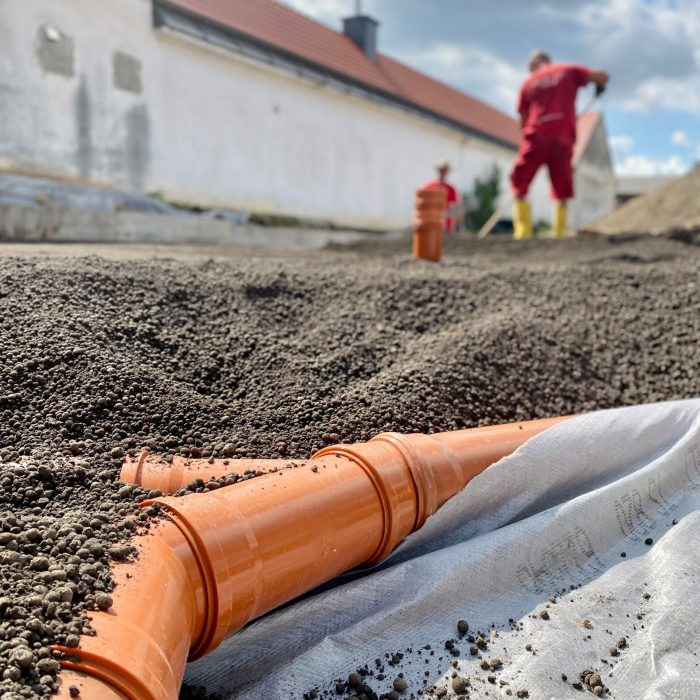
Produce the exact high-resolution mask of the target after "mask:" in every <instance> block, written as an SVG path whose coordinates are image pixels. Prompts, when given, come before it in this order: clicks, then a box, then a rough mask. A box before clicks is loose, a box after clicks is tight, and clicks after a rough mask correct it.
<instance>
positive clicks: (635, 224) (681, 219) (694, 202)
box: [585, 166, 700, 243]
mask: <svg viewBox="0 0 700 700" xmlns="http://www.w3.org/2000/svg"><path fill="white" fill-rule="evenodd" d="M585 230H586V232H589V233H598V234H604V235H619V234H629V233H634V232H638V231H643V232H645V233H650V234H654V235H664V236H672V237H677V238H681V239H684V240H687V241H695V242H696V243H697V242H700V166H695V168H694V169H693V170H691V171H690V172H689V173H688V174H687V175H683V176H682V177H679V178H676V179H674V180H672V181H671V182H667V183H665V184H663V185H660V186H659V187H657V188H655V189H654V190H652V191H651V192H649V193H648V194H645V195H643V196H641V197H636V198H635V199H633V200H631V201H629V202H627V203H626V204H624V205H623V206H621V207H619V208H618V209H615V210H614V211H613V212H611V213H610V214H607V215H606V216H604V217H602V218H600V219H598V220H597V221H593V222H592V223H590V224H587V225H586V227H585Z"/></svg>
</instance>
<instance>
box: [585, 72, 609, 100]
mask: <svg viewBox="0 0 700 700" xmlns="http://www.w3.org/2000/svg"><path fill="white" fill-rule="evenodd" d="M609 80H610V76H609V75H608V73H607V72H606V71H604V70H592V71H591V72H590V73H589V74H588V82H589V83H594V84H595V86H596V89H595V91H596V95H601V94H602V93H603V92H604V91H605V86H606V85H607V84H608V81H609Z"/></svg>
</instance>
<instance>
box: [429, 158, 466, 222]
mask: <svg viewBox="0 0 700 700" xmlns="http://www.w3.org/2000/svg"><path fill="white" fill-rule="evenodd" d="M435 169H436V170H437V175H438V176H437V179H436V180H430V182H426V183H425V185H423V189H432V190H435V189H441V190H445V192H447V211H449V210H450V209H452V208H453V207H455V206H456V204H457V202H458V196H457V190H456V189H455V188H454V187H452V185H450V183H449V182H447V173H449V172H450V162H449V161H448V160H447V159H444V158H443V159H442V160H440V161H438V162H437V163H436V164H435ZM456 226H457V218H456V217H454V216H447V217H445V231H447V232H448V233H454V231H455V228H456Z"/></svg>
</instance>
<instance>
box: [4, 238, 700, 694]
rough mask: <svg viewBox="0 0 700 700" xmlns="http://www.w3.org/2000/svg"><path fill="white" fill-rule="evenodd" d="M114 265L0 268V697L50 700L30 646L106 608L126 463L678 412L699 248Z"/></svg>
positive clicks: (592, 247) (692, 349) (37, 649)
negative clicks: (589, 416)
mask: <svg viewBox="0 0 700 700" xmlns="http://www.w3.org/2000/svg"><path fill="white" fill-rule="evenodd" d="M22 250H24V249H22ZM114 258H115V255H114V249H111V250H110V252H109V255H107V256H106V257H101V256H97V255H90V256H86V255H82V254H75V255H65V249H63V250H62V252H60V253H59V254H57V255H54V254H50V255H37V254H31V253H26V252H22V251H20V250H19V249H15V248H13V247H11V246H7V247H5V248H3V249H2V250H0V330H1V332H0V584H1V586H2V591H1V592H0V698H2V700H14V699H15V698H25V697H46V696H48V695H50V693H51V691H52V689H53V688H54V685H55V675H56V671H57V669H58V660H57V658H56V656H57V655H56V653H55V652H52V651H51V649H50V646H51V645H52V644H55V643H59V644H63V645H66V646H68V647H74V646H76V645H78V644H79V643H80V635H83V634H90V633H91V631H90V624H89V613H90V611H92V610H96V609H106V608H109V606H110V604H111V597H110V593H111V589H112V580H111V577H110V564H111V563H113V562H119V561H124V560H125V559H128V558H129V557H131V556H133V554H134V548H133V546H132V545H131V544H130V540H131V538H133V537H134V536H138V535H139V534H140V533H144V532H146V531H147V530H148V527H149V522H150V515H149V512H148V511H146V512H144V511H143V510H141V509H140V508H139V502H140V501H143V500H144V499H145V498H146V497H147V496H148V495H149V494H148V493H147V492H145V491H143V490H142V489H139V488H131V487H124V486H123V485H122V484H120V483H119V481H118V472H119V468H120V465H121V463H122V460H123V459H124V457H125V455H127V453H134V454H135V453H136V452H137V451H139V450H140V449H141V448H143V447H148V448H149V449H150V450H151V451H153V452H156V453H162V454H166V455H167V454H175V453H180V454H183V455H189V456H194V457H196V456H202V457H209V456H214V457H218V456H226V457H276V456H281V457H295V458H303V457H307V456H309V455H310V454H311V453H312V452H313V451H314V450H316V449H318V448H320V447H322V446H323V445H325V444H329V443H334V442H336V441H348V442H352V441H359V440H365V439H368V438H370V437H372V436H373V435H374V434H376V433H378V432H381V431H385V430H396V431H408V432H410V431H423V432H434V431H443V430H452V429H456V428H464V427H471V426H477V425H487V424H494V423H502V422H508V421H515V420H521V419H531V418H537V417H544V416H554V415H561V414H570V413H575V412H580V411H590V410H593V409H598V408H605V407H610V406H623V405H629V404H637V403H642V402H648V401H660V400H664V399H676V398H684V397H691V396H697V395H698V394H699V393H700V372H698V369H699V367H698V354H697V341H698V338H699V336H700V328H699V323H700V321H699V319H700V314H698V304H699V302H700V288H699V287H698V284H699V280H698V263H699V262H700V248H698V247H695V246H692V245H687V244H684V243H682V242H679V241H672V240H665V239H655V238H638V239H635V240H626V241H624V242H619V241H617V240H614V239H612V240H610V239H607V238H599V239H571V240H564V241H531V242H526V243H516V242H513V241H510V240H507V241H501V240H497V239H494V240H487V241H483V242H481V243H475V242H469V241H450V242H448V245H447V252H446V256H445V261H444V263H443V264H440V265H435V264H432V263H428V262H416V261H413V260H411V259H410V256H409V255H408V253H407V251H406V249H405V248H403V247H401V246H400V245H399V244H396V243H393V244H389V243H385V244H379V243H377V244H371V245H368V244H364V245H363V246H357V247H355V248H354V249H352V250H347V251H328V252H321V253H313V254H304V255H287V256H276V257H271V256H258V255H254V254H252V253H250V252H247V253H245V252H240V253H233V254H232V253H228V254H223V253H221V255H219V253H214V252H209V253H207V252H206V251H205V252H204V253H202V251H199V252H198V253H196V254H195V253H193V254H192V255H190V256H189V257H188V259H184V258H183V259H176V258H171V259H165V258H162V257H161V258H159V259H149V258H147V257H145V256H144V257H142V258H140V259H129V260H120V259H114ZM150 495H154V494H150ZM483 633H486V631H483ZM455 634H456V635H457V632H456V633H455ZM460 634H462V633H461V632H460ZM465 634H466V633H465ZM462 636H465V635H464V634H462ZM478 636H479V635H477V636H475V637H474V642H473V643H472V642H469V641H467V640H466V639H465V641H464V642H463V643H462V644H463V646H464V645H466V646H464V649H465V650H466V653H469V651H468V650H469V647H470V646H472V645H478V639H477V637H478ZM456 638H457V637H456ZM535 641H536V639H535ZM443 651H445V650H443ZM447 652H448V653H449V649H448V650H447ZM368 663H373V661H372V660H368ZM485 674H486V675H491V671H490V670H488V669H485ZM386 675H387V679H388V680H387V682H388V683H389V688H391V684H392V683H393V690H392V689H390V690H387V687H386V684H385V685H384V687H383V690H381V692H384V693H386V692H388V693H389V694H390V696H391V697H393V695H391V693H395V694H397V695H401V694H403V693H404V688H403V683H402V680H401V679H400V678H399V677H398V676H397V679H394V678H391V677H390V676H389V671H388V670H387V671H386ZM593 675H594V674H593V673H592V672H591V673H588V674H584V676H583V679H582V680H581V681H578V680H575V682H580V683H588V686H587V687H589V689H591V692H593V689H594V688H595V687H597V686H596V685H591V683H592V682H597V680H596V678H591V677H592V676H593ZM586 676H588V680H586ZM363 682H364V681H362V680H361V679H360V680H358V678H357V677H353V678H352V679H349V680H348V681H343V682H342V683H341V686H340V687H339V691H340V693H341V695H343V694H345V695H344V696H345V697H347V696H348V695H353V694H354V695H356V696H357V697H362V695H363V692H362V687H361V684H362V683H363ZM455 683H456V684H457V685H459V684H460V681H459V680H457V679H456V677H455ZM455 683H453V689H452V690H451V691H450V692H453V693H456V692H457V690H458V688H457V687H456V686H455ZM438 690H440V689H436V693H437V692H438ZM75 691H77V689H75ZM369 692H370V694H369V695H367V694H366V693H365V697H368V698H369V697H376V693H375V691H369ZM377 692H380V691H377ZM440 692H442V691H441V690H440ZM514 692H515V690H514ZM595 692H596V694H599V693H600V692H602V691H595ZM372 693H375V694H374V695H373V694H372ZM443 694H444V693H443ZM438 695H439V693H438ZM474 696H475V695H474V692H473V691H472V697H474Z"/></svg>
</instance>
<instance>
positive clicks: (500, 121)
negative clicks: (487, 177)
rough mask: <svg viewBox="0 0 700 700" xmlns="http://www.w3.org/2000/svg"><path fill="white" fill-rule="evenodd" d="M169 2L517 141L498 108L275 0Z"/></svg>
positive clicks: (452, 118) (515, 127) (514, 126)
mask: <svg viewBox="0 0 700 700" xmlns="http://www.w3.org/2000/svg"><path fill="white" fill-rule="evenodd" d="M169 4H171V5H173V6H177V7H180V8H182V9H184V10H187V11H189V12H192V13H195V14H197V15H200V16H201V17H205V18H206V19H208V20H211V21H213V22H216V23H218V24H220V25H224V26H228V27H231V28H232V29H235V30H236V31H238V32H241V33H242V34H245V35H247V36H249V37H251V38H254V39H256V40H258V41H261V42H263V43H265V44H268V45H270V46H272V47H274V48H276V49H278V50H281V51H284V52H286V53H288V54H292V55H294V56H298V57H299V58H301V59H304V60H305V61H308V62H310V63H312V64H315V65H317V66H319V67H321V68H324V69H326V70H330V71H332V72H333V73H335V74H338V75H341V76H346V77H347V78H349V79H351V80H353V81H355V82H358V83H362V84H363V85H365V86H367V87H369V88H373V89H375V90H379V91H380V92H382V93H385V94H386V95H389V96H393V97H395V98H397V99H399V100H401V101H402V102H408V103H411V104H413V105H415V106H417V107H420V108H422V109H427V110H430V111H431V112H433V113H435V114H437V115H438V116H442V117H444V118H446V119H449V120H450V121H453V122H457V123H458V124H461V125H463V126H465V127H467V128H470V129H474V130H476V131H479V132H481V133H483V134H486V135H488V136H491V137H493V138H495V139H497V140H499V141H504V142H506V143H508V144H512V145H513V146H517V144H518V141H519V128H518V124H517V122H516V121H515V120H514V119H511V118H510V117H509V116H508V115H506V114H504V113H503V112H501V111H499V110H497V109H496V108H494V107H491V106H489V105H487V104H485V103H483V102H480V101H479V100H476V99H474V98H473V97H469V96H468V95H466V94H465V93H463V92H460V91H459V90H456V89H454V88H451V87H449V86H448V85H445V84H444V83H441V82H440V81H438V80H434V79H433V78H430V77H428V76H427V75H425V74H423V73H420V72H418V71H416V70H413V69H412V68H409V67H408V66H406V65H404V64H402V63H399V62H398V61H395V60H393V59H391V58H389V57H387V56H384V55H381V54H380V55H379V57H378V59H377V62H376V63H375V62H374V61H372V60H371V59H370V58H369V57H368V56H367V55H366V54H365V53H364V52H363V51H362V50H361V49H360V48H359V47H358V46H356V45H355V44H354V43H353V42H352V41H351V40H350V39H348V37H346V36H345V35H344V34H342V33H339V32H336V31H334V30H332V29H330V28H329V27H326V26H325V25H323V24H320V23H319V22H316V21H315V20H312V19H310V18H309V17H306V16H304V15H302V14H300V13H298V12H296V11H295V10H292V9H290V8H288V7H286V6H284V5H280V4H279V3H277V2H275V1H274V0H169Z"/></svg>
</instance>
